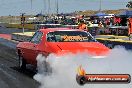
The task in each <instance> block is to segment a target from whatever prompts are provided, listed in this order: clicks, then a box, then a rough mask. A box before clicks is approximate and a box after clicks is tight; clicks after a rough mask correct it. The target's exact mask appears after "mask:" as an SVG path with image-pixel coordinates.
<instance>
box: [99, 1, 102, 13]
mask: <svg viewBox="0 0 132 88" xmlns="http://www.w3.org/2000/svg"><path fill="white" fill-rule="evenodd" d="M101 10H102V0H100V2H99V12H101Z"/></svg>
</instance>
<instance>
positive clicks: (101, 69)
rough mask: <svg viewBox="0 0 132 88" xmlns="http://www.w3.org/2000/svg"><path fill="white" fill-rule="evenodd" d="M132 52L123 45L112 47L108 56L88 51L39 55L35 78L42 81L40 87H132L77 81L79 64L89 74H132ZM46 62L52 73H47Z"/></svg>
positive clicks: (130, 85)
mask: <svg viewBox="0 0 132 88" xmlns="http://www.w3.org/2000/svg"><path fill="white" fill-rule="evenodd" d="M131 56H132V52H131V51H126V50H125V49H124V48H122V47H118V48H115V49H112V50H111V52H110V54H109V55H108V56H107V57H106V58H98V59H95V58H91V57H90V56H89V55H87V54H86V53H78V54H76V55H73V54H71V53H69V54H67V55H65V56H62V57H56V56H55V55H54V54H51V55H50V56H49V57H48V58H47V59H45V57H43V56H42V55H38V57H37V62H38V73H37V74H36V75H35V76H34V79H35V80H37V81H38V82H40V83H41V85H40V88H131V87H132V84H131V83H130V84H85V85H84V86H80V85H78V84H77V82H76V74H77V68H78V66H80V65H82V67H83V68H84V69H85V70H86V72H87V73H88V74H130V75H132V69H131V67H132V64H131V63H132V58H131ZM44 62H49V64H50V68H52V73H51V74H47V73H46V72H45V71H46V69H45V68H44V66H45V65H44V64H45V63H44Z"/></svg>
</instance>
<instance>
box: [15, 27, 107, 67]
mask: <svg viewBox="0 0 132 88" xmlns="http://www.w3.org/2000/svg"><path fill="white" fill-rule="evenodd" d="M78 51H79V52H84V51H85V52H87V53H88V54H89V55H91V56H92V57H100V56H106V54H107V53H108V52H109V48H107V47H106V46H105V45H103V44H101V43H99V42H97V41H96V40H95V39H94V37H92V35H91V34H90V33H88V32H85V31H81V30H79V29H70V28H46V29H40V30H38V31H37V32H36V33H35V34H34V35H33V37H32V39H31V40H30V41H29V42H20V43H19V44H18V45H17V53H18V56H19V62H20V63H19V66H20V67H21V68H22V69H25V68H26V64H32V65H34V66H36V64H37V61H36V57H37V56H38V54H42V55H43V56H45V57H47V56H48V55H49V54H51V53H54V54H56V55H65V54H67V53H68V52H70V53H73V54H76V53H78Z"/></svg>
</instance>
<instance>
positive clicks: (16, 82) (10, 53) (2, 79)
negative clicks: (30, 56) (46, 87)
mask: <svg viewBox="0 0 132 88" xmlns="http://www.w3.org/2000/svg"><path fill="white" fill-rule="evenodd" d="M16 45H17V42H13V41H11V40H5V39H2V38H0V88H38V87H39V83H38V82H36V81H35V80H34V79H33V76H34V75H35V73H34V71H32V70H30V69H28V70H25V71H22V70H21V69H20V68H19V67H18V56H17V54H16V50H15V49H16Z"/></svg>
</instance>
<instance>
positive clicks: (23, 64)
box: [19, 55, 26, 70]
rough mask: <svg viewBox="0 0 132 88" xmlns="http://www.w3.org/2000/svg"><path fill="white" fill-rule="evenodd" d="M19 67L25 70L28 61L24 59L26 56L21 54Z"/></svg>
mask: <svg viewBox="0 0 132 88" xmlns="http://www.w3.org/2000/svg"><path fill="white" fill-rule="evenodd" d="M19 68H21V69H23V70H25V69H26V61H25V60H24V58H23V57H22V56H21V55H19Z"/></svg>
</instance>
